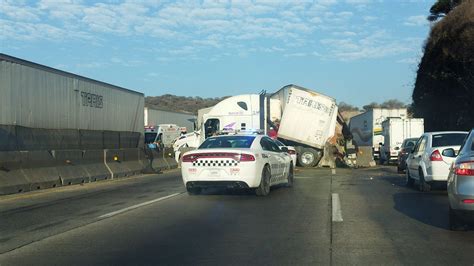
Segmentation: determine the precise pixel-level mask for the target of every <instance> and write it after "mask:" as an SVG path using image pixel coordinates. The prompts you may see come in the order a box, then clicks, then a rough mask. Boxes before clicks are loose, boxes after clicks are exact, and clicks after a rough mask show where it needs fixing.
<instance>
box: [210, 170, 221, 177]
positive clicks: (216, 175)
mask: <svg viewBox="0 0 474 266" xmlns="http://www.w3.org/2000/svg"><path fill="white" fill-rule="evenodd" d="M219 173H220V171H219V170H210V171H209V176H210V177H218V176H219Z"/></svg>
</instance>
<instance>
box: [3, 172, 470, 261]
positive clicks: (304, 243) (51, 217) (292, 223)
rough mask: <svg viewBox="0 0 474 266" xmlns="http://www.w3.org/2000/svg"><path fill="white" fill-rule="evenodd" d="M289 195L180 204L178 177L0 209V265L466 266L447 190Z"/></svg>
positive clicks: (305, 184) (381, 176)
mask: <svg viewBox="0 0 474 266" xmlns="http://www.w3.org/2000/svg"><path fill="white" fill-rule="evenodd" d="M295 178H296V179H295V186H294V187H293V188H285V187H277V188H273V189H272V192H271V193H270V195H269V196H268V197H256V196H254V195H253V194H252V193H251V192H246V191H243V192H227V191H220V190H208V191H206V192H205V193H204V195H198V196H189V195H188V194H186V193H184V187H183V184H182V182H181V179H180V174H179V170H174V171H171V172H167V173H164V174H160V175H148V176H142V177H136V178H130V179H123V180H115V181H106V182H102V183H95V184H86V185H83V186H70V187H65V188H59V189H54V190H44V191H37V192H34V193H26V194H19V195H12V196H6V197H1V198H0V221H1V223H0V265H2V266H5V265H348V264H351V265H382V264H383V265H473V264H474V231H468V232H451V231H449V230H448V202H447V195H446V191H445V190H442V189H439V190H435V191H433V192H430V193H420V192H418V191H416V190H415V189H413V188H406V187H405V186H404V177H403V176H402V175H398V174H396V172H395V168H394V167H376V168H372V169H354V170H351V169H337V171H336V174H332V173H331V170H330V169H298V171H297V172H296V177H295Z"/></svg>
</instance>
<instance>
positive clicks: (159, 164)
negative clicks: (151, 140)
mask: <svg viewBox="0 0 474 266" xmlns="http://www.w3.org/2000/svg"><path fill="white" fill-rule="evenodd" d="M152 167H153V169H155V170H156V171H163V170H166V169H168V168H169V167H168V163H167V162H166V160H165V159H164V157H163V152H157V151H155V150H154V151H153V161H152Z"/></svg>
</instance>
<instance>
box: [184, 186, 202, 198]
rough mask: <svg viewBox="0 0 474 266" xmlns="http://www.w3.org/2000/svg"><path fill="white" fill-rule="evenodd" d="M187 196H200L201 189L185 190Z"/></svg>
mask: <svg viewBox="0 0 474 266" xmlns="http://www.w3.org/2000/svg"><path fill="white" fill-rule="evenodd" d="M186 190H187V191H188V195H191V196H194V195H199V194H201V190H202V189H201V188H187V189H186Z"/></svg>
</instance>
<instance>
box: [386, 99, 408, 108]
mask: <svg viewBox="0 0 474 266" xmlns="http://www.w3.org/2000/svg"><path fill="white" fill-rule="evenodd" d="M380 107H381V108H391V109H394V108H407V105H406V104H404V103H403V102H401V101H399V100H397V99H390V100H387V101H385V102H383V103H382V104H381V105H380Z"/></svg>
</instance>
